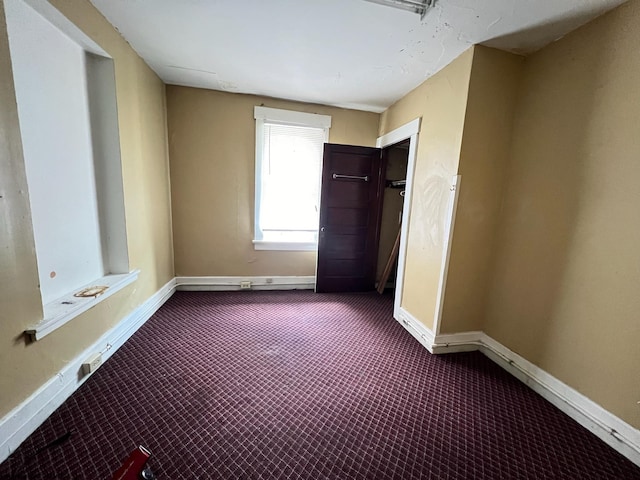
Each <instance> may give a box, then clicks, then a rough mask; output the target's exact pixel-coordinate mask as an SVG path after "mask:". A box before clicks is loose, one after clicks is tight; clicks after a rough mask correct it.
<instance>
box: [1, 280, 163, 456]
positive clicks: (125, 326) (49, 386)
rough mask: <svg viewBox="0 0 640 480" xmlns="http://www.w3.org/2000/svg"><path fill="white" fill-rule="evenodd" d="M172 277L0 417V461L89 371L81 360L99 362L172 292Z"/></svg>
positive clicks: (147, 317)
mask: <svg viewBox="0 0 640 480" xmlns="http://www.w3.org/2000/svg"><path fill="white" fill-rule="evenodd" d="M174 291H175V278H174V279H171V280H170V281H169V282H167V284H166V285H164V286H163V287H162V288H161V289H160V290H158V291H157V292H156V293H155V294H154V295H152V296H151V297H150V298H149V299H148V300H147V301H145V302H144V303H143V304H142V305H140V306H139V307H138V308H136V309H135V310H134V311H133V312H131V313H130V314H129V315H127V316H126V317H125V318H124V319H122V320H121V321H120V323H118V324H117V325H116V326H114V327H113V328H112V329H111V330H109V331H108V332H106V333H105V334H104V335H103V336H102V337H100V339H99V340H98V341H97V342H95V343H94V344H93V345H91V346H90V347H89V348H87V349H86V350H85V351H84V352H82V353H81V354H80V355H78V356H77V357H76V358H75V359H73V360H72V361H71V362H70V363H69V364H67V365H66V366H65V367H64V368H63V369H62V370H61V371H60V372H58V373H57V374H56V375H55V376H53V377H52V378H51V379H49V381H47V382H46V383H45V384H44V385H42V386H41V387H40V388H39V389H38V390H36V391H35V392H34V393H33V394H32V395H31V396H30V397H29V398H27V399H26V400H25V401H24V402H22V403H21V404H20V405H18V406H17V407H16V408H14V409H13V410H11V411H10V412H9V413H8V414H7V415H5V416H4V417H3V418H2V419H0V462H3V461H4V460H5V459H6V458H7V457H8V456H9V455H11V453H13V452H14V451H15V450H16V449H17V448H18V446H19V445H20V444H21V443H22V442H23V441H24V440H26V439H27V437H28V436H29V435H31V434H32V433H33V432H34V431H35V430H36V429H37V428H38V427H39V426H40V425H41V424H42V423H43V422H44V421H45V420H46V419H47V418H48V417H49V416H50V415H51V414H52V413H53V412H54V411H55V410H56V409H57V408H58V407H59V406H60V405H62V404H63V403H64V401H65V400H66V399H67V398H69V396H70V395H71V394H72V393H73V392H75V391H76V390H77V389H78V387H80V385H82V384H83V383H84V382H85V381H86V380H87V379H88V378H89V377H90V376H91V375H92V374H87V375H84V376H82V373H81V372H82V364H83V363H84V362H85V361H86V360H87V359H88V358H89V357H90V356H91V355H93V354H96V353H100V354H102V360H103V362H104V361H106V360H107V359H108V358H109V357H111V355H113V354H114V353H115V351H116V350H118V348H120V347H121V346H122V345H123V344H124V343H125V342H126V341H127V340H128V339H129V338H130V337H131V336H132V335H133V334H134V333H135V332H136V331H137V330H138V329H139V328H140V327H141V326H142V325H143V324H144V323H145V322H146V321H147V320H148V319H149V318H151V316H152V315H153V314H154V313H155V312H156V311H157V310H158V309H159V308H160V307H161V306H162V305H163V304H164V303H165V302H166V301H167V300H168V299H169V297H171V295H173V293H174Z"/></svg>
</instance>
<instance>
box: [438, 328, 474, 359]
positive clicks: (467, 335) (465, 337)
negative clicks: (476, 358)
mask: <svg viewBox="0 0 640 480" xmlns="http://www.w3.org/2000/svg"><path fill="white" fill-rule="evenodd" d="M482 335H484V334H483V333H482V332H464V333H454V334H443V335H436V336H435V338H434V340H433V345H432V347H431V348H432V350H433V352H432V353H437V354H440V353H456V352H473V351H475V350H478V349H479V347H480V339H481V338H482Z"/></svg>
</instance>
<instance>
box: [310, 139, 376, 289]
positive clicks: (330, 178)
mask: <svg viewBox="0 0 640 480" xmlns="http://www.w3.org/2000/svg"><path fill="white" fill-rule="evenodd" d="M381 169H382V159H381V151H380V149H379V148H370V147H355V146H351V145H334V144H330V143H327V144H325V146H324V160H323V165H322V189H321V193H320V233H319V237H318V266H317V269H316V291H317V292H364V291H368V290H373V289H374V287H375V275H376V261H377V256H378V239H379V231H380V212H381V202H382V192H383V185H382V180H381Z"/></svg>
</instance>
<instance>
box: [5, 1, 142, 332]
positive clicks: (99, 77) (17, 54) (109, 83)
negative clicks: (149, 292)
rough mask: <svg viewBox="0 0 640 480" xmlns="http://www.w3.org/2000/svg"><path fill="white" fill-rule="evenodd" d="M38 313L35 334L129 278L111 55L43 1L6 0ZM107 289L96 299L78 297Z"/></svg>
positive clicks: (85, 307)
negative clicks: (40, 312)
mask: <svg viewBox="0 0 640 480" xmlns="http://www.w3.org/2000/svg"><path fill="white" fill-rule="evenodd" d="M4 5H5V13H6V19H7V31H8V37H9V48H10V52H11V62H12V67H13V77H14V85H15V94H16V102H17V107H18V120H19V122H20V132H21V136H22V149H23V155H24V165H25V172H26V176H27V184H28V186H29V201H30V205H31V221H32V224H33V235H34V242H35V250H36V259H37V265H38V275H39V280H40V295H41V299H42V305H43V312H44V318H43V319H42V320H41V321H40V322H39V323H38V324H37V325H33V326H32V327H30V328H29V329H27V333H29V334H30V335H31V336H32V337H33V338H35V339H39V338H42V337H43V336H45V335H46V334H48V333H50V332H52V331H53V330H55V329H56V328H58V327H60V326H61V325H63V324H64V323H66V322H67V321H69V320H71V319H72V318H75V317H76V316H78V315H79V314H81V313H82V312H84V311H86V310H88V309H89V308H91V307H92V306H93V305H95V303H96V302H98V301H101V300H103V299H105V298H107V297H109V296H110V295H112V294H113V293H115V292H116V291H118V290H119V289H121V288H123V287H124V286H126V285H128V284H129V283H131V282H133V281H134V280H135V278H136V276H137V272H132V273H130V272H129V258H128V252H127V239H126V226H125V217H124V199H123V185H122V172H121V163H120V138H119V130H118V120H117V108H116V96H115V75H114V67H113V60H112V59H111V58H110V57H109V56H108V54H107V53H106V52H105V51H103V50H102V49H101V48H100V47H99V46H98V45H97V44H95V43H94V42H93V41H92V40H91V39H90V38H89V37H87V36H86V35H85V34H84V33H82V32H81V31H80V30H79V29H78V28H77V27H76V26H75V25H73V24H72V23H71V22H70V21H69V20H68V19H67V18H65V17H64V16H63V15H62V14H61V13H60V12H59V11H58V10H56V9H55V8H54V7H53V6H51V5H50V4H49V3H48V2H44V1H36V0H27V1H23V0H5V3H4ZM90 286H101V287H106V290H104V293H103V294H102V295H101V296H98V297H96V298H94V297H89V298H80V297H77V296H74V294H78V293H79V292H80V291H81V290H83V289H84V288H86V287H90Z"/></svg>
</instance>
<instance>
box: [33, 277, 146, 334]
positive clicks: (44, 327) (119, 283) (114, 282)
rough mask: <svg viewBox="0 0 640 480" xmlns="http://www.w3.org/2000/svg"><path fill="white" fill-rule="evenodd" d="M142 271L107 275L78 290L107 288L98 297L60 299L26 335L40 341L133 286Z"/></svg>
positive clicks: (50, 306) (69, 295)
mask: <svg viewBox="0 0 640 480" xmlns="http://www.w3.org/2000/svg"><path fill="white" fill-rule="evenodd" d="M139 274H140V270H134V271H133V272H130V273H122V274H117V275H106V276H104V277H102V278H99V279H97V280H95V281H93V282H91V283H88V284H86V285H83V286H82V287H80V288H78V289H76V292H80V291H82V290H83V289H85V288H90V287H92V286H95V285H99V286H104V287H107V289H106V290H105V291H104V293H102V294H100V295H98V296H96V297H76V296H74V294H73V292H72V293H69V294H67V295H65V296H64V297H61V298H58V299H56V300H55V301H53V302H51V303H48V304H47V305H45V306H44V319H42V321H40V322H39V323H37V324H36V325H33V326H32V327H29V328H28V329H26V330H25V332H24V333H26V334H27V335H29V336H30V337H31V340H40V339H41V338H42V337H44V336H45V335H48V334H50V333H51V332H53V331H54V330H56V329H57V328H60V327H61V326H63V325H64V324H65V323H67V322H69V321H71V320H73V319H74V318H76V317H77V316H78V315H81V314H83V313H84V312H86V311H87V310H89V309H90V308H93V307H95V306H96V305H97V304H98V303H100V302H102V301H104V300H106V299H107V298H109V297H110V296H112V295H113V294H115V293H117V292H119V291H120V290H122V289H123V288H124V287H126V286H127V285H130V284H132V283H133V282H135V281H136V280H137V279H138V275H139Z"/></svg>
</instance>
